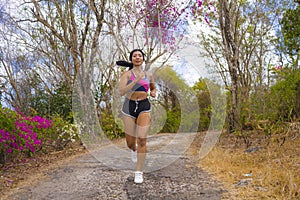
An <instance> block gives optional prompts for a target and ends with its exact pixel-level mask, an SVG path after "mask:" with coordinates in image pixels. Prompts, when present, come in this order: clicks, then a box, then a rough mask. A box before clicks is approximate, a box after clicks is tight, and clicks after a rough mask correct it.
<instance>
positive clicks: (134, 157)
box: [131, 150, 137, 163]
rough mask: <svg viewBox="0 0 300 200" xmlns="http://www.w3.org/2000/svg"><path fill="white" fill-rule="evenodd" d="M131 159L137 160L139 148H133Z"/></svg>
mask: <svg viewBox="0 0 300 200" xmlns="http://www.w3.org/2000/svg"><path fill="white" fill-rule="evenodd" d="M131 160H132V162H135V163H136V162H137V150H135V151H133V150H131Z"/></svg>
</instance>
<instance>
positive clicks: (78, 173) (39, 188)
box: [7, 136, 225, 200]
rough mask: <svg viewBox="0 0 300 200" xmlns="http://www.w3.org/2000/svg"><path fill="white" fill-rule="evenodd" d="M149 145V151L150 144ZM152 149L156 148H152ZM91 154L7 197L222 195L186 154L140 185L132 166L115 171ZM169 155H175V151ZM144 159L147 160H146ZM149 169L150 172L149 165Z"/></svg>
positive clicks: (173, 199) (72, 199)
mask: <svg viewBox="0 0 300 200" xmlns="http://www.w3.org/2000/svg"><path fill="white" fill-rule="evenodd" d="M166 137H167V136H165V137H160V138H159V137H156V139H155V141H154V140H152V143H153V144H154V143H155V144H159V142H158V140H159V141H164V142H166ZM149 144H151V140H149ZM174 144H175V143H174ZM149 146H150V148H149V149H150V150H151V145H149ZM121 148H123V149H126V148H125V145H124V144H121ZM174 148H176V145H175V146H174ZM106 149H107V148H106ZM108 149H109V148H108ZM152 149H155V148H154V146H152ZM107 152H112V151H111V150H109V151H107ZM153 152H154V150H153ZM102 153H103V152H102ZM92 154H93V153H92ZM92 154H91V153H87V154H84V155H80V156H78V157H75V158H74V159H72V160H70V161H68V162H67V163H64V164H63V165H62V166H60V167H59V168H57V169H55V170H52V171H49V172H46V174H45V176H44V177H43V178H41V179H39V180H36V181H34V182H32V184H30V185H29V184H28V185H24V186H22V187H20V188H16V189H15V190H14V191H13V193H11V194H10V195H9V196H7V199H11V200H13V199H18V200H23V199H24V200H27V199H33V200H35V199H36V200H48V199H49V200H50V199H51V200H55V199H57V200H76V199H78V200H79V199H80V200H82V199H100V200H106V199H122V200H125V199H132V200H133V199H137V200H142V199H149V200H156V199H157V200H158V199H165V200H177V199H178V200H179V199H180V200H183V199H186V200H193V199H195V200H199V199H201V200H206V199H207V200H208V199H209V200H215V199H216V200H217V199H218V200H219V199H221V197H222V194H223V193H224V192H225V191H224V190H222V187H221V185H220V184H219V183H218V182H217V181H215V180H214V179H213V177H211V176H210V175H209V174H207V173H206V172H205V171H203V170H202V169H201V168H199V167H197V162H199V160H197V159H195V158H193V157H191V156H190V155H188V154H187V153H186V152H185V153H184V154H182V155H179V156H178V157H177V158H176V159H174V161H173V162H172V163H171V164H169V165H168V166H165V167H163V168H161V169H157V170H148V171H146V172H144V183H142V184H135V183H134V182H133V170H132V169H134V168H131V167H132V166H134V165H132V166H131V165H129V164H128V165H126V164H124V165H126V167H124V168H123V169H116V168H113V167H111V166H109V165H107V163H106V164H104V163H105V162H104V163H103V162H99V160H98V159H96V158H95V156H94V155H92ZM128 154H129V153H128ZM149 155H150V158H151V159H152V163H153V159H156V158H158V157H157V154H156V153H153V154H152V155H156V156H152V157H151V153H150V154H149ZM172 155H173V156H174V152H172ZM165 157H168V156H165ZM174 158H175V157H174ZM147 159H149V158H148V157H147ZM119 160H120V162H119V163H123V161H122V160H126V162H129V161H130V159H129V158H127V157H125V158H123V157H122V159H121V157H120V159H119ZM128 160H129V161H128ZM112 162H116V160H112ZM124 163H125V161H124ZM149 163H150V162H148V165H149V166H150V164H149ZM146 165H147V163H146ZM118 166H119V165H118ZM155 166H157V165H155ZM149 169H152V168H151V166H150V167H149Z"/></svg>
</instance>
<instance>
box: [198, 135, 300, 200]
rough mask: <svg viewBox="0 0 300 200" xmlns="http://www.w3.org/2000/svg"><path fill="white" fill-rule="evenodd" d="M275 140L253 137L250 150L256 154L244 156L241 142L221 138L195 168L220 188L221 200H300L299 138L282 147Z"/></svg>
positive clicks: (287, 140)
mask: <svg viewBox="0 0 300 200" xmlns="http://www.w3.org/2000/svg"><path fill="white" fill-rule="evenodd" d="M254 138H255V139H254ZM278 138H279V139H280V138H281V139H282V138H283V137H278V135H276V136H274V137H271V138H262V137H261V136H258V135H256V136H254V137H252V139H251V140H252V145H251V147H252V148H253V147H260V148H259V150H257V151H255V152H245V150H246V148H245V146H244V145H243V142H242V141H238V140H236V137H234V136H232V135H229V134H222V135H221V137H220V140H219V143H218V144H217V145H216V146H215V147H214V149H213V150H212V151H211V152H210V153H209V155H207V156H206V157H205V158H204V159H203V160H201V161H200V164H199V165H200V167H202V168H204V169H205V170H206V171H208V172H209V173H212V174H213V175H215V176H216V177H217V178H218V179H219V181H221V182H222V183H223V184H224V187H225V189H227V190H228V193H226V194H225V195H224V196H223V198H222V199H230V200H233V199H238V200H242V199H247V200H252V199H253V200H254V199H255V200H258V199H276V200H281V199H282V200H294V199H295V200H296V199H300V134H299V132H298V133H297V137H286V140H285V142H284V143H283V144H282V140H279V139H278ZM247 149H249V148H247Z"/></svg>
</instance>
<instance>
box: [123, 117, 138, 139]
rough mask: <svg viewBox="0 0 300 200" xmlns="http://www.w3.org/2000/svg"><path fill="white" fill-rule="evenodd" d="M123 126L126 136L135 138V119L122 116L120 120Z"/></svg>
mask: <svg viewBox="0 0 300 200" xmlns="http://www.w3.org/2000/svg"><path fill="white" fill-rule="evenodd" d="M122 120H123V124H124V131H125V133H126V135H129V136H132V137H136V123H135V119H134V118H132V117H128V116H123V118H122Z"/></svg>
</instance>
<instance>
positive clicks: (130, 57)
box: [129, 49, 145, 61]
mask: <svg viewBox="0 0 300 200" xmlns="http://www.w3.org/2000/svg"><path fill="white" fill-rule="evenodd" d="M136 51H139V52H141V54H142V55H143V59H144V61H145V54H144V52H143V51H142V50H141V49H133V50H132V51H131V52H130V54H129V60H130V61H132V55H133V53H134V52H136Z"/></svg>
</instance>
